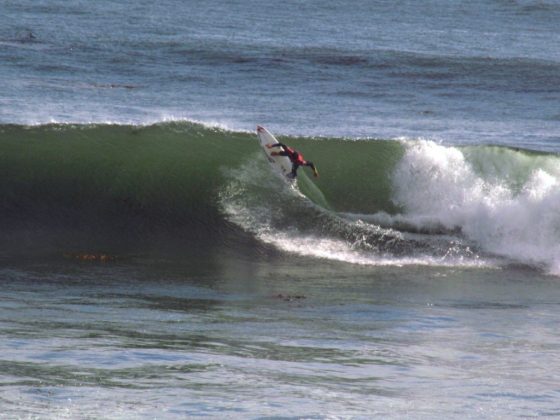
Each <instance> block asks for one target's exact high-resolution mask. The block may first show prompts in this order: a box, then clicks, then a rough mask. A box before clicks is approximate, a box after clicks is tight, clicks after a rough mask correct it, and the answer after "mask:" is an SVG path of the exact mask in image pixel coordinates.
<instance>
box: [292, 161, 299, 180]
mask: <svg viewBox="0 0 560 420" xmlns="http://www.w3.org/2000/svg"><path fill="white" fill-rule="evenodd" d="M298 168H299V165H298V164H297V163H292V178H295V177H296V176H297V170H298Z"/></svg>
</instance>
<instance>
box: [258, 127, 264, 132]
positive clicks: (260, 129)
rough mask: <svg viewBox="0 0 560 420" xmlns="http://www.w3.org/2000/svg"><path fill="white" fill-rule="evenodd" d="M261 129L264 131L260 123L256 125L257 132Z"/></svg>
mask: <svg viewBox="0 0 560 420" xmlns="http://www.w3.org/2000/svg"><path fill="white" fill-rule="evenodd" d="M261 131H264V128H263V127H261V126H260V125H257V132H259V133H260V132H261Z"/></svg>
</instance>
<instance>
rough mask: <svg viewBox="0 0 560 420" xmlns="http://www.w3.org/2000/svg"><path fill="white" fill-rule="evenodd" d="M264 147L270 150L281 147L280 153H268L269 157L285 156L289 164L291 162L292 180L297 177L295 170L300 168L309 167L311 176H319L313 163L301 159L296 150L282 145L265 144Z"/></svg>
mask: <svg viewBox="0 0 560 420" xmlns="http://www.w3.org/2000/svg"><path fill="white" fill-rule="evenodd" d="M266 147H268V148H269V149H271V148H273V147H281V148H282V151H281V152H272V153H270V155H271V156H287V157H288V158H289V159H290V162H292V173H291V176H292V178H294V179H295V177H296V176H297V170H298V168H299V167H300V166H309V167H310V168H311V170H312V171H313V175H314V176H315V177H318V176H319V172H318V171H317V168H316V167H315V165H314V164H313V162H310V161H308V160H305V159H304V158H303V155H302V154H301V153H300V152H298V151H297V150H295V149H292V148H291V147H288V146H286V145H285V144H283V143H271V144H267V145H266Z"/></svg>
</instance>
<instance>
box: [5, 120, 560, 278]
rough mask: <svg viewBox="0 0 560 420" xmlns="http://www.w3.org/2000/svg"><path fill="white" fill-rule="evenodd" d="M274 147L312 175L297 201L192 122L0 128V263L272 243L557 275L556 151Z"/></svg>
mask: <svg viewBox="0 0 560 420" xmlns="http://www.w3.org/2000/svg"><path fill="white" fill-rule="evenodd" d="M278 139H279V140H280V141H283V142H285V143H287V144H289V145H290V146H293V147H295V148H297V149H298V150H299V151H301V152H302V153H303V154H304V156H305V158H306V159H308V160H311V161H313V162H314V163H315V164H316V165H317V167H318V169H319V172H320V177H319V178H313V177H312V176H311V174H310V173H309V172H308V168H300V170H299V172H298V189H297V190H293V189H291V188H289V187H288V185H287V183H284V182H283V181H282V180H281V179H280V178H278V177H277V176H276V175H275V174H274V173H273V171H272V170H271V168H270V167H269V165H268V162H267V161H266V159H265V157H264V154H263V153H262V150H260V146H259V144H258V141H257V138H256V135H255V134H253V133H241V132H231V131H227V130H221V129H214V128H208V127H205V126H202V125H198V124H194V123H187V122H183V123H163V124H156V125H152V126H123V125H47V126H34V127H24V126H14V125H6V126H1V127H0V171H1V172H0V175H1V176H0V197H1V198H0V229H1V231H2V235H1V237H0V250H1V254H3V255H8V254H10V253H11V252H15V251H14V250H19V251H21V250H25V249H30V248H34V247H35V248H41V247H46V248H48V249H50V250H51V251H52V252H56V253H60V252H63V251H64V252H65V251H67V250H73V249H87V250H90V249H101V248H102V249H114V250H115V251H116V252H127V251H128V250H130V249H136V248H139V249H141V250H145V249H156V250H162V249H164V250H165V249H182V250H184V249H185V247H186V248H188V250H189V251H190V252H198V251H200V252H202V253H204V252H205V251H203V250H206V251H207V250H208V249H210V250H213V251H211V252H216V249H218V248H219V249H228V250H236V252H249V253H252V252H255V250H257V252H261V251H262V249H261V248H262V247H265V248H270V247H271V246H272V248H273V249H280V250H281V251H285V252H288V253H296V254H302V255H309V256H312V257H319V258H327V259H333V258H334V259H338V260H342V261H345V262H351V263H359V264H363V263H379V261H383V262H387V260H386V258H393V259H396V261H397V262H396V263H398V264H401V263H403V261H405V263H406V261H409V262H410V263H414V264H415V263H422V262H425V261H429V262H430V263H432V262H433V261H439V262H438V263H441V262H443V263H445V262H446V260H445V259H446V258H448V257H449V255H453V256H455V257H456V260H465V259H468V260H471V261H480V256H481V255H484V254H485V253H486V252H488V253H489V254H490V255H495V254H497V255H504V256H507V257H508V258H513V259H517V260H522V261H529V262H531V263H533V262H536V263H537V264H545V265H547V266H549V267H554V264H557V263H558V261H557V255H560V250H557V249H556V248H557V246H558V245H557V244H558V243H559V241H558V238H560V220H559V219H558V216H557V215H555V214H554V213H553V212H552V213H551V210H550V209H551V208H554V207H557V204H559V203H560V196H559V195H558V192H557V191H558V190H559V188H558V186H559V185H560V158H559V157H558V156H557V155H553V154H544V153H534V152H530V151H524V150H515V149H509V148H504V147H495V146H475V147H446V146H442V145H438V144H436V143H434V142H429V141H392V140H348V139H336V138H298V137H283V136H278ZM519 215H522V216H519ZM534 232H541V233H540V234H539V235H533V233H534ZM417 234H421V237H415V236H414V235H417ZM441 234H444V235H450V234H451V235H454V238H453V239H452V240H449V239H442V238H441V237H440V236H438V235H441ZM513 243H515V244H517V248H515V247H513V246H512V245H511V244H513ZM216 247H218V248H216ZM473 249H474V251H473ZM525 255H529V256H530V257H529V258H528V259H525V258H524V256H525ZM333 256H334V257H333ZM551 270H552V271H554V269H553V268H552V269H551Z"/></svg>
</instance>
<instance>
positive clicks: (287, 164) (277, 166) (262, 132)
mask: <svg viewBox="0 0 560 420" xmlns="http://www.w3.org/2000/svg"><path fill="white" fill-rule="evenodd" d="M257 135H258V136H259V140H260V143H261V147H262V149H263V150H264V152H265V153H266V157H267V159H268V161H269V162H270V165H271V166H272V169H273V170H274V171H275V172H276V173H277V174H279V175H281V176H282V178H284V179H285V180H286V182H288V183H289V184H291V185H293V184H294V183H295V181H296V180H295V179H294V178H292V162H291V161H290V159H289V158H288V157H287V156H272V152H280V151H282V149H281V148H280V147H273V148H272V149H269V148H268V147H266V145H267V144H276V143H278V140H276V138H275V137H274V136H273V135H272V134H270V132H269V131H268V130H267V129H266V128H264V127H261V126H260V125H257Z"/></svg>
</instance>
